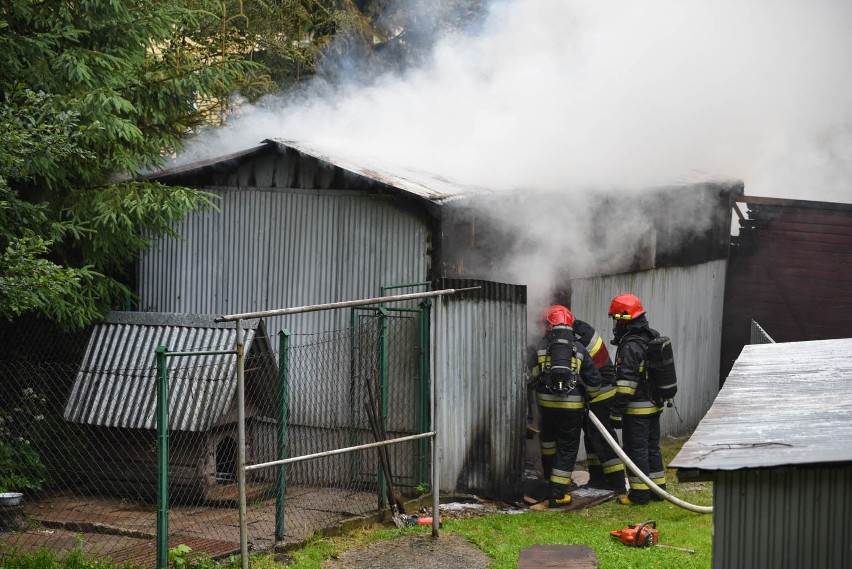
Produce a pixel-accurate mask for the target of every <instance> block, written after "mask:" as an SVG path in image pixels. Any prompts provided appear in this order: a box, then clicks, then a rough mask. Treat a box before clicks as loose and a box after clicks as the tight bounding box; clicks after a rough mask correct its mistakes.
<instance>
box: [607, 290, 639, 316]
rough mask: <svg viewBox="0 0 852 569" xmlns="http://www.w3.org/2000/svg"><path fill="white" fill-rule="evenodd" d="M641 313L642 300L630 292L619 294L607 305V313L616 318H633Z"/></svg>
mask: <svg viewBox="0 0 852 569" xmlns="http://www.w3.org/2000/svg"><path fill="white" fill-rule="evenodd" d="M643 314H645V308H644V307H643V306H642V302H641V301H640V300H639V299H638V298H636V297H635V296H634V295H632V294H619V295H618V296H616V297H615V298H613V299H612V302H611V303H610V305H609V315H610V316H611V317H613V318H615V319H616V320H633V319H634V318H638V317H639V316H642V315H643Z"/></svg>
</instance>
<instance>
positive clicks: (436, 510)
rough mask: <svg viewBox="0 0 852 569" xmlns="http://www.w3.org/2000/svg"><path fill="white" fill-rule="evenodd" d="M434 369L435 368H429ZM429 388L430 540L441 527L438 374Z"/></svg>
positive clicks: (435, 536)
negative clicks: (430, 442)
mask: <svg viewBox="0 0 852 569" xmlns="http://www.w3.org/2000/svg"><path fill="white" fill-rule="evenodd" d="M430 368H431V369H433V370H434V369H435V366H430ZM429 383H430V384H431V387H430V389H429V394H430V395H431V399H432V429H431V430H432V431H433V432H434V433H435V436H434V437H432V539H437V538H438V528H439V527H441V507H440V503H441V474H440V472H441V465H440V460H439V458H438V457H439V456H440V455H441V452H440V449H439V448H438V444H439V443H438V408H439V406H438V386H437V383H438V374H437V373H434V372H433V373H432V381H431V382H429Z"/></svg>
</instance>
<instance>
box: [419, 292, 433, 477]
mask: <svg viewBox="0 0 852 569" xmlns="http://www.w3.org/2000/svg"><path fill="white" fill-rule="evenodd" d="M431 308H432V301H431V300H430V299H428V298H426V299H423V302H421V303H420V309H421V310H420V432H421V433H426V432H428V431H429V357H430V353H429V325H430V323H431V320H430V318H431ZM419 446H420V461H419V464H418V467H419V468H418V472H417V475H418V483H419V484H423V483H424V482H426V480H428V479H429V441H428V440H426V439H423V440H421V441H420V443H419Z"/></svg>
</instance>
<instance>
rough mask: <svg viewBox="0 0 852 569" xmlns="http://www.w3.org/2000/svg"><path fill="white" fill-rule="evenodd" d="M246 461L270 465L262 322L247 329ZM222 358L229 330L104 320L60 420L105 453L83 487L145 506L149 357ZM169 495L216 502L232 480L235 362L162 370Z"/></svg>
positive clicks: (194, 320) (130, 317)
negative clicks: (80, 429)
mask: <svg viewBox="0 0 852 569" xmlns="http://www.w3.org/2000/svg"><path fill="white" fill-rule="evenodd" d="M244 329H245V346H246V348H245V350H246V359H247V360H248V361H251V362H252V365H251V367H250V368H247V370H246V373H245V381H246V428H247V434H246V440H247V441H249V442H248V444H247V446H248V448H247V455H249V456H251V457H252V458H255V457H258V458H263V457H269V456H271V453H274V446H272V447H271V448H269V449H265V448H263V447H264V444H263V441H264V440H268V441H269V444H270V445H274V438H270V437H269V436H266V433H265V431H267V430H269V428H268V427H267V426H266V425H268V424H269V423H270V419H271V418H272V417H273V413H274V407H273V404H272V403H271V402H273V401H274V393H275V385H276V380H277V367H276V363H275V359H274V356H273V353H272V351H271V349H270V345H269V340H268V338H267V336H266V330H265V327H264V324H263V321H262V320H251V321H247V322H246V325H245V328H244ZM160 345H163V346H165V347H166V348H167V349H168V350H169V351H173V352H175V351H187V352H188V351H198V350H208V351H211V350H229V349H233V347H234V346H235V345H236V330H235V328H234V326H233V324H232V323H227V324H215V323H213V318H212V317H202V316H187V315H181V314H164V313H150V312H149V313H143V312H112V313H110V314H109V316H108V318H107V319H106V321H105V322H103V323H100V324H96V325H95V326H94V329H93V330H92V333H91V336H90V338H89V342H88V346H87V348H86V353H85V356H84V358H83V362H82V365H81V367H80V371H79V372H78V373H77V376H76V378H75V380H74V385H73V387H72V389H71V392H70V394H69V396H68V401H67V403H66V406H65V412H64V417H65V420H67V421H70V422H72V423H77V424H79V425H81V426H84V427H85V430H84V433H85V437H86V439H87V442H88V444H89V445H90V446H93V447H95V448H102V449H105V450H106V451H108V452H102V453H101V454H100V457H101V459H100V461H99V462H96V463H89V464H85V465H82V467H83V468H85V469H87V471H86V472H79V473H78V474H79V476H80V478H81V481H83V482H84V483H85V484H86V485H87V486H90V487H92V488H95V489H98V490H101V491H102V490H104V489H107V490H108V491H112V492H115V493H118V494H120V495H139V496H141V497H151V496H154V495H155V492H156V481H157V466H156V465H157V461H156V444H155V436H156V423H155V410H156V382H155V378H156V366H155V359H154V353H155V350H156V348H157V347H158V346H160ZM168 376H169V385H170V394H169V395H170V397H169V399H170V405H169V429H170V431H171V432H170V434H169V438H170V447H171V448H170V455H169V458H170V462H169V471H170V474H169V476H170V487H171V488H172V489H171V493H172V495H173V497H174V499H176V500H183V501H192V500H198V499H204V500H216V499H220V498H224V497H225V496H226V495H227V493H224V494H223V492H222V487H223V486H229V485H232V484H233V483H234V482H235V475H236V452H237V443H236V441H237V426H236V398H235V395H236V357H235V356H233V355H205V356H189V357H182V358H175V359H170V360H169V361H168Z"/></svg>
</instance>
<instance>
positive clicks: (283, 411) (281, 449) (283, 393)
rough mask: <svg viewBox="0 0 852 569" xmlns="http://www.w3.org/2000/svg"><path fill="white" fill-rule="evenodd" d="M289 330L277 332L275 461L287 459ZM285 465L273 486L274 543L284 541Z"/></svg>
mask: <svg viewBox="0 0 852 569" xmlns="http://www.w3.org/2000/svg"><path fill="white" fill-rule="evenodd" d="M290 336H291V333H290V330H288V329H287V328H283V329H282V330H281V331H280V332H278V432H277V435H278V436H277V452H276V460H284V459H285V458H287V420H288V419H289V417H290V407H289V404H290ZM286 495H287V465H286V464H282V465H280V466H279V467H278V472H277V480H276V485H275V541H276V542H277V541H281V540H283V539H284V497H285V496H286Z"/></svg>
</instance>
